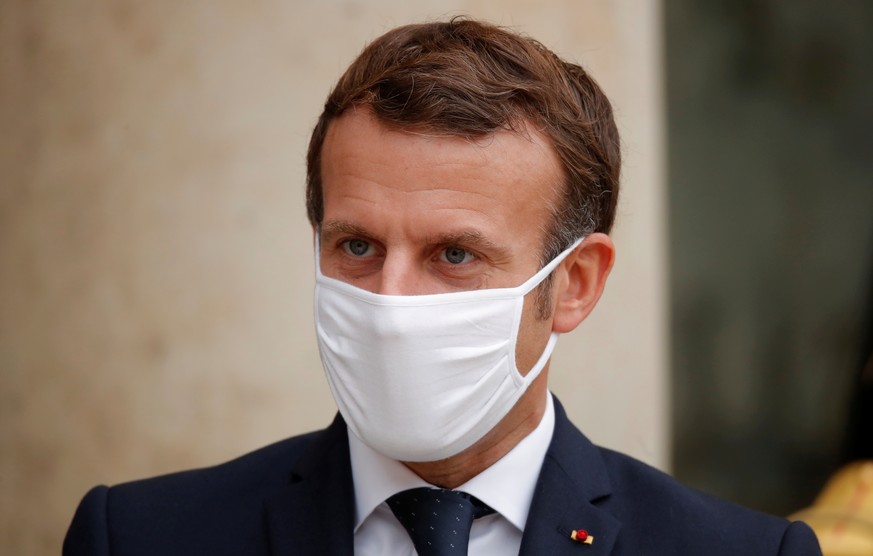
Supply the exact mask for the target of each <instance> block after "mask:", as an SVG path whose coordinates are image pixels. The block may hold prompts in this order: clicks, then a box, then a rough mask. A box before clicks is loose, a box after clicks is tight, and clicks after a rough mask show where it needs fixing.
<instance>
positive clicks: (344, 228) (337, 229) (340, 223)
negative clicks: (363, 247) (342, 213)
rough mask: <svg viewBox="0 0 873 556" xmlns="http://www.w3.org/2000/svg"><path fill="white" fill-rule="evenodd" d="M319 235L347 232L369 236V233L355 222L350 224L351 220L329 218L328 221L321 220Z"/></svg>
mask: <svg viewBox="0 0 873 556" xmlns="http://www.w3.org/2000/svg"><path fill="white" fill-rule="evenodd" d="M319 228H320V229H321V235H322V236H325V235H336V234H348V235H353V236H365V237H369V236H370V234H369V233H368V232H367V230H365V229H364V228H362V227H361V226H358V225H357V224H352V223H351V222H346V221H345V220H331V221H329V222H322V223H321V226H319Z"/></svg>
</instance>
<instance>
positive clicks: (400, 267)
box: [379, 250, 419, 295]
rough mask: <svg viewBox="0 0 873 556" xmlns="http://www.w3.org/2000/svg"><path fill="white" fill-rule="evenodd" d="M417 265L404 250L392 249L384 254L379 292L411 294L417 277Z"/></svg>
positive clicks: (416, 282)
mask: <svg viewBox="0 0 873 556" xmlns="http://www.w3.org/2000/svg"><path fill="white" fill-rule="evenodd" d="M417 268H418V265H416V264H415V261H414V260H413V258H412V255H411V254H410V253H408V252H406V251H404V250H392V251H389V252H388V253H387V254H386V255H385V262H384V263H382V275H381V281H380V284H379V293H381V294H382V295H411V294H413V293H414V291H415V288H416V285H417V284H418V282H419V278H418V277H417V276H416V269H417Z"/></svg>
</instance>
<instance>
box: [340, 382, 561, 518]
mask: <svg viewBox="0 0 873 556" xmlns="http://www.w3.org/2000/svg"><path fill="white" fill-rule="evenodd" d="M554 429H555V408H554V402H553V401H552V396H551V395H550V394H547V395H546V410H545V413H544V414H543V418H542V419H541V420H540V423H539V425H537V427H536V428H535V429H534V430H533V431H532V432H531V433H530V434H528V435H527V436H526V437H525V438H523V439H522V440H521V442H519V443H518V444H516V445H515V447H514V448H513V449H512V450H510V451H509V453H507V454H506V455H505V456H503V457H502V458H501V459H499V460H498V461H496V462H495V463H494V464H493V465H491V467H489V468H488V469H486V470H484V471H482V472H481V473H479V474H478V475H476V476H475V477H473V478H472V479H470V480H469V481H467V482H466V483H464V484H463V485H461V486H459V487H458V488H457V490H462V491H464V492H468V493H470V494H472V495H473V496H475V497H476V498H479V499H480V500H482V501H483V502H485V503H486V504H488V505H489V506H491V507H492V508H494V510H496V511H497V512H498V513H499V514H500V515H502V516H503V517H504V518H506V519H507V520H508V521H509V522H510V523H512V524H513V525H514V526H515V527H516V528H517V529H518V530H519V531H524V524H525V523H526V522H527V514H528V511H529V510H530V504H531V501H532V500H533V495H534V490H535V489H536V483H537V479H538V478H539V474H540V468H541V467H542V463H543V459H545V456H546V451H547V450H548V448H549V443H550V442H551V440H552V433H553V432H554ZM349 453H350V456H351V464H352V478H353V480H354V487H355V531H357V530H358V527H360V526H361V524H362V523H363V522H364V521H365V520H366V519H367V518H368V517H369V516H370V514H371V513H373V510H375V509H376V507H378V506H379V505H380V504H381V503H382V502H384V501H385V500H386V499H387V498H389V497H390V496H392V495H393V494H396V493H398V492H401V491H404V490H407V489H410V488H416V487H428V486H433V485H430V484H429V483H427V482H425V481H424V480H423V479H421V478H420V477H419V476H418V475H416V474H415V473H413V472H412V471H411V470H410V469H409V468H407V467H406V466H405V465H403V464H402V463H400V462H399V461H396V460H393V459H390V458H388V457H385V456H383V455H382V454H380V453H379V452H376V451H375V450H373V449H372V448H370V447H369V446H367V445H366V444H364V443H363V442H362V441H361V440H360V439H359V438H358V437H357V436H355V435H354V433H352V432H351V431H349ZM507 485H512V488H507Z"/></svg>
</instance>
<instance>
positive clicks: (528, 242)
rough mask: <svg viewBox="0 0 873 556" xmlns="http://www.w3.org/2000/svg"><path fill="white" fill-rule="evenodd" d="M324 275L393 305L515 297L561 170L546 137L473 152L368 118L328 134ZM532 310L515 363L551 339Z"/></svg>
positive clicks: (528, 363) (350, 116)
mask: <svg viewBox="0 0 873 556" xmlns="http://www.w3.org/2000/svg"><path fill="white" fill-rule="evenodd" d="M322 176H323V191H324V220H323V222H322V226H321V255H320V256H321V270H322V272H323V273H324V274H325V275H326V276H329V277H332V278H336V279H339V280H342V281H344V282H348V283H350V284H352V285H354V286H357V287H359V288H362V289H365V290H368V291H371V292H374V293H380V294H387V295H421V294H432V293H445V292H452V291H461V290H474V289H483V288H504V287H513V286H518V285H519V284H521V283H523V282H524V281H525V280H527V279H528V278H530V277H531V276H533V275H534V274H535V273H536V272H537V270H539V268H540V264H539V263H540V255H541V252H542V248H543V241H544V238H545V230H546V229H548V227H549V224H550V221H551V211H550V209H549V206H550V203H552V202H554V201H556V200H557V199H558V198H559V194H558V192H559V188H560V187H561V185H560V184H561V183H562V172H561V166H560V163H559V161H558V159H557V157H556V155H555V154H554V153H553V151H552V149H551V147H550V146H549V145H548V143H547V141H546V140H545V139H544V138H543V137H542V136H541V135H539V134H538V133H533V132H528V133H524V134H519V133H512V132H507V131H499V132H496V133H494V134H492V135H489V136H487V137H485V138H482V139H479V140H476V141H470V140H466V139H462V138H458V137H434V136H432V135H427V134H423V133H422V134H417V133H414V132H408V131H398V130H395V129H391V128H388V127H387V126H385V125H383V124H382V123H380V122H379V121H378V120H376V119H375V118H374V117H373V116H372V115H371V113H370V112H369V110H366V109H363V110H361V109H359V110H356V111H355V110H351V111H349V112H348V113H346V114H344V115H343V116H341V117H340V118H338V119H337V120H336V121H334V122H333V123H332V124H331V127H330V129H329V131H328V134H327V137H326V139H325V142H324V146H323V151H322ZM534 295H535V294H534V293H531V294H528V296H527V297H526V299H525V304H524V312H523V318H522V325H521V330H520V332H519V338H518V344H517V351H516V358H517V364H518V368H519V371H521V372H522V373H527V371H528V370H529V369H530V368H531V367H532V366H533V364H534V363H535V362H536V360H537V359H538V357H539V356H540V354H541V353H542V350H543V348H544V347H545V344H546V342H547V340H548V337H549V333H550V332H551V321H550V320H538V319H537V318H536V317H535V307H534Z"/></svg>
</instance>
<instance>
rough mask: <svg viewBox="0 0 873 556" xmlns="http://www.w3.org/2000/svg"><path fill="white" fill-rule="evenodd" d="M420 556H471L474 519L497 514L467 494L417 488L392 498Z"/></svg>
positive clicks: (393, 508)
mask: <svg viewBox="0 0 873 556" xmlns="http://www.w3.org/2000/svg"><path fill="white" fill-rule="evenodd" d="M388 507H389V508H391V511H392V512H394V515H395V516H397V519H398V521H400V523H401V524H402V525H403V527H405V528H406V532H407V533H409V537H410V538H411V539H412V544H413V545H415V550H416V552H418V556H458V555H461V556H467V545H468V544H469V543H470V528H471V527H472V526H473V520H474V519H477V518H480V517H483V516H486V515H488V514H492V513H494V510H492V509H491V508H489V507H488V506H487V505H485V503H484V502H482V501H481V500H479V499H478V498H476V497H475V496H471V495H469V494H467V493H466V492H460V491H457V490H445V489H441V488H425V487H422V488H413V489H410V490H404V491H403V492H399V493H397V494H395V495H394V496H392V497H391V498H389V499H388Z"/></svg>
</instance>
